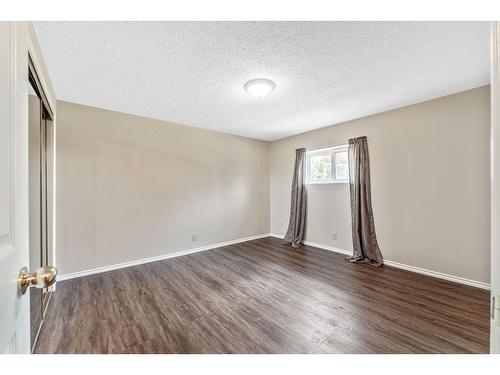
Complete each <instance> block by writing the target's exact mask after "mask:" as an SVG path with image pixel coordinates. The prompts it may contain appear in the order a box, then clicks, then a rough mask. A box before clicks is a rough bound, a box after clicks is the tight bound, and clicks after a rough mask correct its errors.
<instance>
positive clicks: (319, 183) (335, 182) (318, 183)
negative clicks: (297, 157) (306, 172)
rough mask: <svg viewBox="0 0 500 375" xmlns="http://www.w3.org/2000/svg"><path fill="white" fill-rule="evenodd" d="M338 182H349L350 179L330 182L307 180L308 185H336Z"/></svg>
mask: <svg viewBox="0 0 500 375" xmlns="http://www.w3.org/2000/svg"><path fill="white" fill-rule="evenodd" d="M336 184H346V185H347V184H349V181H347V180H345V181H344V180H342V181H328V182H306V185H336Z"/></svg>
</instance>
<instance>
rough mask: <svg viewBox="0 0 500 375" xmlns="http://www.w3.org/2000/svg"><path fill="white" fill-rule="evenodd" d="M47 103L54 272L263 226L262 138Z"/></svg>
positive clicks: (265, 155)
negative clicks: (53, 130)
mask: <svg viewBox="0 0 500 375" xmlns="http://www.w3.org/2000/svg"><path fill="white" fill-rule="evenodd" d="M57 109H58V123H59V126H58V129H57V197H58V199H57V216H56V218H57V233H56V236H57V266H58V268H59V270H60V272H61V274H68V273H73V272H77V271H82V270H88V269H92V268H96V267H101V266H109V265H113V264H117V263H122V262H127V261H132V260H137V259H142V258H147V257H152V256H158V255H163V254H167V253H170V252H176V251H181V250H186V249H190V248H196V247H202V246H205V245H211V244H215V243H220V242H224V241H229V240H233V239H238V238H243V237H248V236H253V235H259V234H263V233H268V232H269V216H270V215H269V143H267V142H261V141H257V140H252V139H248V138H242V137H236V136H231V135H226V134H221V133H216V132H211V131H207V130H202V129H196V128H191V127H186V126H180V125H175V124H170V123H166V122H162V121H156V120H151V119H146V118H141V117H137V116H132V115H127V114H123V113H118V112H112V111H106V110H101V109H97V108H92V107H86V106H82V105H77V104H71V103H67V102H58V106H57ZM193 234H195V235H197V237H198V240H197V241H196V242H193V241H192V238H191V236H192V235H193Z"/></svg>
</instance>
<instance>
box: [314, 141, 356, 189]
mask: <svg viewBox="0 0 500 375" xmlns="http://www.w3.org/2000/svg"><path fill="white" fill-rule="evenodd" d="M347 147H348V146H347V145H344V146H337V147H329V148H322V149H318V150H311V151H307V153H306V163H307V164H306V183H307V184H334V183H348V182H349V163H348V158H347V155H348V154H347Z"/></svg>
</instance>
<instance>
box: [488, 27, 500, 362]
mask: <svg viewBox="0 0 500 375" xmlns="http://www.w3.org/2000/svg"><path fill="white" fill-rule="evenodd" d="M490 74H491V296H492V298H491V300H492V306H491V318H492V319H491V324H490V353H496V354H498V353H500V325H498V324H497V323H495V321H494V319H493V318H494V317H495V315H496V316H497V320H498V319H500V317H499V316H498V315H500V310H495V306H494V302H493V301H494V300H495V299H494V298H493V297H494V296H496V300H497V305H498V299H499V297H498V296H499V294H500V231H499V230H498V228H499V226H500V22H492V23H491V72H490Z"/></svg>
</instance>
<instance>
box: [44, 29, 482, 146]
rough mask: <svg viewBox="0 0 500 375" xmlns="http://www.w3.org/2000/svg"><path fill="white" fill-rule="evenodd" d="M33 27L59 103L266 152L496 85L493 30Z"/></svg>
mask: <svg viewBox="0 0 500 375" xmlns="http://www.w3.org/2000/svg"><path fill="white" fill-rule="evenodd" d="M35 27H36V30H37V32H38V36H39V38H40V43H41V46H42V50H43V54H44V56H45V60H46V62H47V65H48V69H49V73H50V76H51V78H52V81H53V84H54V88H55V91H56V95H57V97H58V99H61V100H66V101H70V102H75V103H80V104H85V105H90V106H95V107H100V108H105V109H111V110H115V111H120V112H127V113H132V114H136V115H140V116H146V117H151V118H156V119H161V120H165V121H170V122H175V123H179V124H185V125H190V126H196V127H201V128H206V129H212V130H217V131H221V132H226V133H231V134H237V135H242V136H247V137H252V138H259V139H264V140H275V139H279V138H282V137H286V136H289V135H292V134H297V133H301V132H304V131H308V130H312V129H316V128H320V127H324V126H328V125H332V124H336V123H339V122H343V121H347V120H351V119H355V118H359V117H363V116H367V115H370V114H374V113H378V112H382V111H386V110H389V109H393V108H397V107H401V106H404V105H408V104H413V103H417V102H421V101H425V100H428V99H432V98H436V97H439V96H443V95H448V94H451V93H455V92H459V91H463V90H467V89H471V88H474V87H478V86H481V85H485V84H488V83H489V24H488V23H487V22H36V23H35ZM253 78H268V79H271V80H273V81H274V82H275V83H276V88H275V90H274V91H273V92H272V93H271V94H270V95H269V96H267V97H266V98H264V99H255V98H253V97H251V96H250V95H248V93H246V92H245V91H244V89H243V85H244V84H245V82H246V81H248V80H250V79H253Z"/></svg>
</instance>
